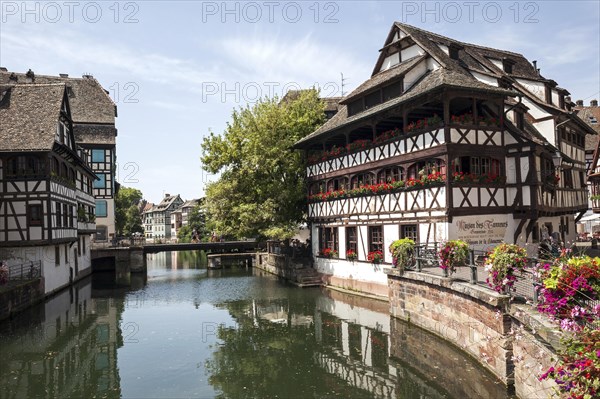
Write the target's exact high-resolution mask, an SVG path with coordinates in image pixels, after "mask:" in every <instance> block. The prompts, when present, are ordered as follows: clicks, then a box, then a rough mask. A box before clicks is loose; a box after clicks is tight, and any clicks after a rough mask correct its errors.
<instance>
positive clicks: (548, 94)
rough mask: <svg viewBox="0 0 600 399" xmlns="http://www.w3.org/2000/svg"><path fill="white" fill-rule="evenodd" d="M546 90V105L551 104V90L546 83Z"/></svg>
mask: <svg viewBox="0 0 600 399" xmlns="http://www.w3.org/2000/svg"><path fill="white" fill-rule="evenodd" d="M545 89H546V93H545V94H546V103H548V104H552V88H551V87H550V85H549V84H548V83H546V84H545Z"/></svg>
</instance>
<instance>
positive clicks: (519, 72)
mask: <svg viewBox="0 0 600 399" xmlns="http://www.w3.org/2000/svg"><path fill="white" fill-rule="evenodd" d="M395 25H396V26H397V27H398V28H400V29H402V30H403V31H405V32H406V33H407V34H409V35H411V36H412V37H413V39H414V40H415V41H417V42H418V43H419V45H421V46H424V47H426V49H427V50H428V51H431V52H433V54H432V55H433V56H434V57H436V58H440V60H438V61H441V62H443V63H444V64H447V63H449V64H458V65H460V64H463V65H464V66H467V67H469V68H471V69H478V70H484V69H483V68H482V67H481V65H484V66H485V67H486V68H487V69H491V70H492V71H495V72H502V71H501V70H500V69H498V68H497V67H496V66H495V65H494V64H493V63H492V62H491V61H489V59H490V58H494V59H497V60H500V61H502V60H503V59H507V60H510V61H512V63H513V68H512V69H513V74H512V75H513V76H518V77H526V78H529V79H536V80H539V79H541V80H544V78H543V77H541V76H540V75H539V74H538V72H537V71H536V70H535V68H534V67H533V65H531V63H529V61H528V60H527V58H525V57H524V56H523V55H521V54H519V53H515V52H512V51H506V50H499V49H494V48H490V47H484V46H478V45H476V44H471V43H465V42H461V41H459V40H454V39H451V38H449V37H446V36H442V35H439V34H437V33H433V32H428V31H425V30H422V29H419V28H416V27H414V26H411V25H407V24H403V23H400V22H396V23H395ZM432 42H433V43H440V44H443V45H445V46H449V45H451V44H454V45H458V46H459V47H462V48H463V50H461V51H459V52H458V61H457V60H452V59H450V58H449V57H448V56H447V55H446V54H445V53H444V51H442V50H441V49H440V48H439V47H437V46H435V45H433V46H432V45H430V43H432Z"/></svg>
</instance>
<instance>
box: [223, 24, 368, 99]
mask: <svg viewBox="0 0 600 399" xmlns="http://www.w3.org/2000/svg"><path fill="white" fill-rule="evenodd" d="M218 47H219V48H220V49H222V51H223V55H225V56H226V57H228V59H229V61H230V66H231V67H232V68H234V69H236V70H237V71H238V72H237V73H236V75H238V76H247V77H250V79H255V80H260V81H263V82H282V83H291V82H295V83H298V84H299V85H301V86H303V87H308V86H310V85H313V84H315V83H318V84H319V86H320V87H321V88H322V89H323V90H324V91H329V89H328V87H324V86H325V85H326V84H327V83H331V84H335V85H339V83H340V78H341V77H340V72H343V73H344V75H345V76H352V77H353V80H354V81H356V82H359V81H360V82H362V81H364V80H365V79H367V78H368V77H369V72H370V70H371V68H372V66H371V65H370V64H366V63H365V62H362V61H361V60H357V59H354V58H352V56H350V55H348V54H347V49H344V50H341V49H336V47H335V46H333V45H330V44H322V43H317V42H316V41H315V40H313V38H312V36H311V35H310V34H307V35H305V36H304V37H302V38H300V39H298V40H290V38H286V39H285V40H283V39H280V38H279V37H272V36H271V37H267V36H265V35H255V36H254V37H252V38H247V37H239V36H237V37H231V38H225V39H223V40H221V42H220V43H219V44H218ZM363 58H364V57H363ZM247 80H248V78H247ZM330 87H331V86H330ZM328 94H331V95H333V93H328Z"/></svg>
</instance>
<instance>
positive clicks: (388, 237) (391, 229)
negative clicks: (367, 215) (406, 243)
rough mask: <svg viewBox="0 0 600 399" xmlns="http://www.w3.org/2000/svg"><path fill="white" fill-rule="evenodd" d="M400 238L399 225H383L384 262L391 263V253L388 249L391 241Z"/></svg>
mask: <svg viewBox="0 0 600 399" xmlns="http://www.w3.org/2000/svg"><path fill="white" fill-rule="evenodd" d="M399 238H400V227H399V226H398V225H397V224H388V225H385V226H383V253H384V256H385V258H384V259H385V262H387V263H392V254H391V253H390V251H389V248H390V245H391V244H392V242H394V241H396V240H397V239H399Z"/></svg>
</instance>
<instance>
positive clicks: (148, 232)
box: [142, 194, 184, 240]
mask: <svg viewBox="0 0 600 399" xmlns="http://www.w3.org/2000/svg"><path fill="white" fill-rule="evenodd" d="M183 202H184V201H183V200H182V199H181V197H180V196H179V194H177V195H171V194H165V196H164V198H163V199H162V201H161V202H160V203H159V204H158V205H155V206H153V207H152V208H150V209H148V210H146V211H144V213H143V214H142V220H143V222H144V235H145V236H146V238H148V239H153V240H170V239H171V238H172V237H173V238H175V237H174V236H173V234H172V226H171V213H172V212H173V211H174V210H176V209H177V208H179V207H180V206H181V205H183Z"/></svg>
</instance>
